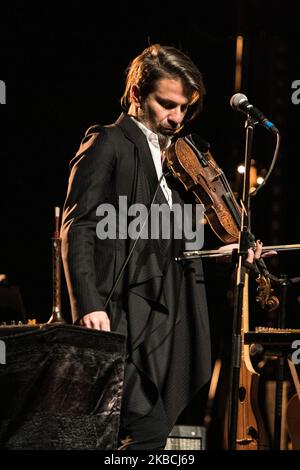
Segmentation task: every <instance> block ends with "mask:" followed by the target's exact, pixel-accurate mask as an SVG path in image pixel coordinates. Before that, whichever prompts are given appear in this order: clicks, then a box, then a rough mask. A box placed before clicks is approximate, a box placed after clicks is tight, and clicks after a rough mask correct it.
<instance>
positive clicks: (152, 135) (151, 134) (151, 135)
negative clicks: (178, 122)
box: [130, 116, 171, 148]
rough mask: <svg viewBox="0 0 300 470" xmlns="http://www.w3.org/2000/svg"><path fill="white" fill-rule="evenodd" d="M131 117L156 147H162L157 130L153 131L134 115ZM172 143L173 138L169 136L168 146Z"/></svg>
mask: <svg viewBox="0 0 300 470" xmlns="http://www.w3.org/2000/svg"><path fill="white" fill-rule="evenodd" d="M130 118H131V119H132V120H133V121H134V122H135V123H136V125H137V126H138V127H139V128H140V129H141V131H142V132H143V134H144V135H145V136H146V137H147V140H148V142H151V143H152V144H153V145H155V146H156V147H158V148H160V145H159V140H158V135H157V134H155V132H153V131H151V130H150V129H148V127H146V126H145V125H144V124H143V123H142V122H140V121H138V120H137V119H136V118H135V117H134V116H130ZM169 145H171V138H170V137H169V138H168V143H167V146H166V147H169Z"/></svg>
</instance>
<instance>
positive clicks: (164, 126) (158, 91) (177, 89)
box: [137, 78, 190, 136]
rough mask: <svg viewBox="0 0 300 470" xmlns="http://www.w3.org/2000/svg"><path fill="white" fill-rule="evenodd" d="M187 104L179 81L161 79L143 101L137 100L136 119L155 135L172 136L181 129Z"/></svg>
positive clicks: (185, 95)
mask: <svg viewBox="0 0 300 470" xmlns="http://www.w3.org/2000/svg"><path fill="white" fill-rule="evenodd" d="M189 102H190V96H189V95H188V93H187V91H186V90H185V89H184V87H183V85H182V83H181V81H180V80H174V79H170V78H162V79H161V80H158V81H157V83H156V88H155V90H154V91H153V92H152V93H149V95H148V96H147V97H146V98H145V99H144V100H140V99H138V103H137V104H138V107H137V117H138V119H139V121H141V122H142V123H143V124H144V125H145V126H146V127H147V128H148V129H150V130H152V131H153V132H155V133H156V134H158V135H161V136H172V135H174V134H175V133H176V132H178V131H179V130H180V129H181V128H182V127H183V125H182V122H183V119H184V117H185V115H186V113H187V109H188V105H189Z"/></svg>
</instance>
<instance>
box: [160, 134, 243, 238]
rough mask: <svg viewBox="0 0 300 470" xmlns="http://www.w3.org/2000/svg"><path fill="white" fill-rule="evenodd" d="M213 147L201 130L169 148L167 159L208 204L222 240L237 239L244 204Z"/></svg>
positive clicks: (177, 175)
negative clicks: (211, 148)
mask: <svg viewBox="0 0 300 470" xmlns="http://www.w3.org/2000/svg"><path fill="white" fill-rule="evenodd" d="M209 147H210V146H209V144H208V143H207V142H205V141H204V140H202V139H201V138H200V137H199V136H198V135H197V134H190V135H188V136H186V137H182V138H179V139H177V141H176V142H175V143H174V144H172V145H170V147H168V148H167V149H166V151H165V158H166V160H165V162H166V165H167V167H168V169H169V170H171V173H172V175H173V176H174V177H175V178H177V179H179V180H180V181H181V183H182V184H183V186H184V188H185V189H186V190H187V191H191V192H192V193H193V194H194V196H195V198H196V202H197V203H202V204H203V205H204V208H205V212H204V215H205V218H206V220H207V221H208V223H209V225H210V227H211V228H212V230H213V231H214V232H215V234H216V235H217V236H218V237H219V238H220V240H221V241H222V242H224V243H225V244H227V243H236V242H237V241H238V237H239V227H240V222H241V208H240V206H239V205H238V203H237V201H236V199H235V197H234V194H233V192H232V190H231V188H230V186H229V184H228V181H227V179H226V177H225V175H224V172H223V171H222V170H221V168H220V167H218V165H217V163H216V162H215V160H214V158H213V157H212V155H211V153H210V150H209Z"/></svg>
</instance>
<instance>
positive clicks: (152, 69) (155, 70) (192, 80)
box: [121, 44, 205, 122]
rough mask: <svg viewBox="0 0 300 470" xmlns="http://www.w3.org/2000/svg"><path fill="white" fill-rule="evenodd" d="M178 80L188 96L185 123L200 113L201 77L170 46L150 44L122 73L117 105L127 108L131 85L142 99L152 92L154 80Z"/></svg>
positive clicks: (182, 55)
mask: <svg viewBox="0 0 300 470" xmlns="http://www.w3.org/2000/svg"><path fill="white" fill-rule="evenodd" d="M162 78H172V79H180V80H181V81H182V84H183V86H184V87H186V90H187V92H188V93H189V94H190V97H191V98H190V103H189V109H188V112H187V114H186V116H185V122H186V121H191V120H192V119H193V118H194V117H195V116H196V115H197V114H199V112H200V111H201V110H202V106H203V97H204V95H205V87H204V84H203V79H202V74H201V72H200V71H199V69H198V68H197V66H196V65H195V64H194V63H193V62H192V60H191V59H190V58H189V57H188V56H187V55H186V54H185V53H184V52H182V51H180V50H178V49H176V48H175V47H172V46H161V45H160V44H153V45H152V46H150V47H147V49H145V50H144V51H143V52H142V53H141V54H140V55H138V56H137V57H136V58H135V59H134V60H133V61H132V62H131V64H130V65H129V67H128V68H127V70H126V85H125V91H124V94H123V96H122V98H121V104H122V107H123V109H124V110H125V111H128V109H129V107H130V92H131V88H132V86H133V85H137V86H138V87H139V89H140V93H141V97H142V98H143V99H145V98H146V97H147V96H148V95H149V93H151V92H152V91H153V90H154V89H155V84H156V82H157V80H160V79H162Z"/></svg>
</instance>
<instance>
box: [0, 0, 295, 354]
mask: <svg viewBox="0 0 300 470" xmlns="http://www.w3.org/2000/svg"><path fill="white" fill-rule="evenodd" d="M299 18H300V7H299V2H297V1H296V0H295V1H289V2H283V1H273V2H272V3H271V4H270V3H266V2H260V1H258V0H252V1H251V0H244V1H239V2H236V1H227V2H201V1H198V2H194V3H193V4H191V5H189V3H185V4H180V6H175V4H173V2H169V3H168V2H159V3H158V4H155V3H149V4H146V3H144V4H143V5H142V4H141V3H140V4H139V3H135V2H123V4H122V5H119V4H116V3H115V2H114V4H113V5H110V4H108V5H106V6H104V2H101V3H100V2H99V4H98V6H97V7H96V6H95V5H92V4H89V2H78V3H76V4H73V5H71V4H70V6H69V7H68V8H67V7H63V3H62V2H61V3H57V4H55V3H53V2H51V3H45V4H39V5H37V6H34V7H33V6H29V5H28V2H26V3H25V2H24V3H22V2H19V3H17V4H16V3H15V4H14V5H13V6H10V7H3V6H1V17H0V35H1V36H0V39H1V43H0V79H1V80H4V81H5V83H6V87H7V104H6V105H2V106H0V125H1V127H0V151H1V212H0V214H1V240H0V243H1V245H0V247H1V248H0V272H3V273H7V274H8V276H9V278H10V280H11V282H12V283H13V284H16V285H18V286H19V287H20V290H21V293H22V296H23V299H24V303H25V308H26V312H27V316H28V317H29V318H36V319H37V321H46V320H47V319H48V318H49V316H50V314H51V308H52V290H51V237H52V234H53V229H54V226H53V225H54V207H55V206H57V205H58V206H60V207H62V206H63V202H64V198H65V194H66V189H67V179H68V162H69V160H70V159H71V158H72V157H73V155H74V153H75V152H76V150H77V148H78V145H79V143H80V140H81V139H82V137H83V134H84V132H85V130H86V128H87V127H89V126H90V125H92V124H94V123H101V124H107V123H111V122H113V121H115V119H116V118H117V117H118V115H119V113H120V112H121V108H120V104H119V99H120V97H121V95H122V93H123V83H124V70H125V68H126V67H127V65H128V63H129V62H130V60H132V59H133V58H134V57H135V56H136V55H137V54H139V53H140V52H141V51H142V50H143V49H144V48H145V47H147V46H148V45H149V43H155V42H160V43H162V44H168V45H173V46H175V47H181V48H182V49H183V50H184V51H185V52H187V53H188V54H189V55H190V56H191V58H192V59H193V60H194V62H195V63H196V64H197V65H198V67H199V68H200V70H201V71H202V72H203V75H204V81H205V84H206V88H207V96H206V98H205V103H204V111H203V113H202V114H201V115H200V117H199V118H198V119H197V120H196V122H195V123H194V124H193V125H192V127H191V128H190V129H188V130H189V131H190V130H192V131H195V132H197V133H199V134H200V135H201V136H202V137H203V138H205V139H206V140H208V141H209V142H210V143H211V144H212V149H213V154H214V156H215V159H216V160H217V161H218V163H219V164H220V166H221V167H222V168H223V170H224V171H225V174H226V175H227V177H228V179H229V181H230V182H231V184H232V187H233V188H234V190H235V191H238V192H241V177H238V176H237V173H236V167H237V165H238V164H239V163H241V162H243V158H244V137H245V136H244V115H242V114H240V113H235V112H234V111H233V110H232V109H231V108H230V105H229V100H230V97H231V96H232V95H233V94H234V93H235V92H236V90H235V89H234V76H235V41H236V36H237V34H242V35H243V37H244V55H243V82H242V88H241V92H243V93H245V94H246V95H247V96H248V98H249V101H250V102H252V103H253V104H255V105H256V106H258V107H259V108H260V109H262V110H263V111H264V113H265V114H266V115H267V116H268V117H269V118H270V119H271V120H272V121H273V122H275V123H276V125H277V127H278V128H279V129H280V131H281V134H282V146H281V150H280V156H279V161H278V163H277V165H276V168H275V170H274V172H273V174H272V175H271V177H270V179H269V181H268V184H267V185H266V187H265V188H264V189H263V190H262V191H261V192H260V193H259V194H258V196H257V197H256V198H255V200H254V201H253V206H252V212H253V216H252V225H253V231H254V233H255V234H256V236H257V238H260V239H262V240H263V242H264V244H265V245H273V244H287V243H289V244H290V243H299V241H300V239H299V216H300V209H299V199H300V198H299V166H298V161H299V156H300V143H299V117H300V105H298V106H296V105H293V104H292V101H291V95H292V88H291V84H292V82H293V81H294V80H297V79H300V33H299V32H298V30H299ZM274 143H275V142H274V138H273V136H272V134H271V133H268V132H267V131H265V130H264V129H262V128H258V127H257V128H256V130H255V142H254V155H253V157H254V159H255V161H256V164H257V169H258V172H260V171H261V170H262V169H267V168H268V165H269V164H270V161H271V158H272V155H273V151H274ZM217 245H219V242H218V241H217V240H216V239H214V236H213V235H212V234H211V231H210V230H208V229H206V245H205V247H214V246H217ZM299 259H300V258H299V253H298V252H292V253H289V254H287V253H284V254H282V253H281V254H278V256H277V259H276V260H272V261H271V262H270V263H269V264H268V266H269V267H270V269H271V270H273V272H274V273H275V274H276V275H279V274H283V273H285V274H287V275H288V276H289V277H294V276H300V267H299ZM206 264H207V263H206ZM208 264H209V263H208ZM215 267H216V266H215V265H211V266H209V265H208V266H206V268H207V272H208V298H209V306H210V314H211V319H212V328H213V333H214V334H213V346H214V353H215V354H216V355H218V353H219V350H220V349H222V347H223V346H222V344H223V336H224V335H226V332H227V333H228V334H229V332H230V330H231V320H230V315H228V314H227V313H228V309H229V310H230V302H228V304H227V303H226V302H224V298H225V299H226V295H227V294H226V293H227V287H228V285H229V283H230V281H229V276H228V275H226V274H225V276H223V274H222V269H221V270H220V273H221V274H215V275H214V271H215V269H214V268H215ZM225 271H226V270H225ZM298 292H299V289H298V287H297V286H295V287H291V288H289V290H288V304H287V305H288V309H287V326H290V327H300V304H299V298H300V297H299V298H298ZM63 308H64V312H65V315H66V317H67V318H68V316H69V305H68V299H67V295H66V292H65V288H64V289H63ZM261 320H263V321H265V322H267V323H268V322H269V323H268V324H272V322H273V324H274V325H275V326H276V321H277V319H276V316H274V315H273V316H272V317H271V318H270V317H268V315H266V314H265V313H263V316H262V317H261ZM259 321H260V320H259ZM270 322H271V323H270ZM274 322H275V323H274Z"/></svg>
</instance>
